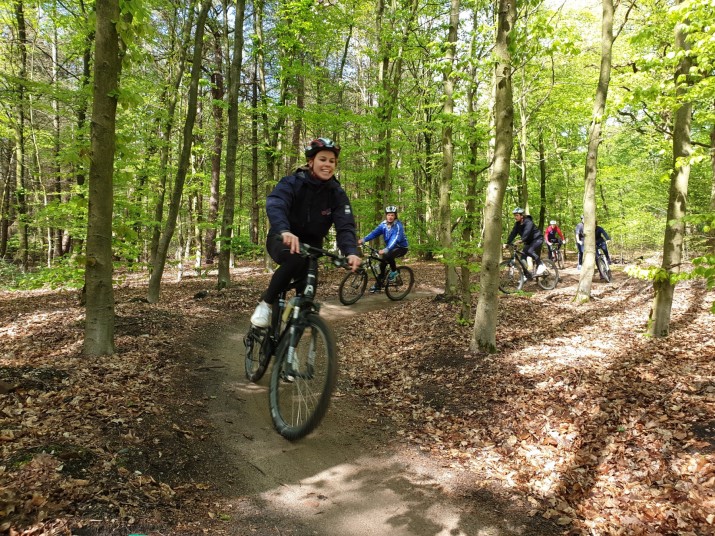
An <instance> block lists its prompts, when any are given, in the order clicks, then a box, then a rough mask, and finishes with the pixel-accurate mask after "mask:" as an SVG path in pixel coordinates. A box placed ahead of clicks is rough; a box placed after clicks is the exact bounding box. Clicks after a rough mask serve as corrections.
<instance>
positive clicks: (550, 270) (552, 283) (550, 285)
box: [536, 259, 559, 290]
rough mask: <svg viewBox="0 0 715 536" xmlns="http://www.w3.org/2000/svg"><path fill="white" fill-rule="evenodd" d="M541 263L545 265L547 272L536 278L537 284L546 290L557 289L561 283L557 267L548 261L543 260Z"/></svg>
mask: <svg viewBox="0 0 715 536" xmlns="http://www.w3.org/2000/svg"><path fill="white" fill-rule="evenodd" d="M541 262H542V263H544V267H545V268H546V272H545V273H544V274H542V275H538V276H536V282H537V283H538V284H539V286H540V287H541V288H543V289H544V290H552V289H554V288H556V285H558V283H559V270H558V268H556V265H555V264H554V263H553V262H551V261H550V260H548V259H541Z"/></svg>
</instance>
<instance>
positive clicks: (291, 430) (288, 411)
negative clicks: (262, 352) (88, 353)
mask: <svg viewBox="0 0 715 536" xmlns="http://www.w3.org/2000/svg"><path fill="white" fill-rule="evenodd" d="M305 324H306V325H305V327H304V328H303V332H302V333H301V335H300V339H299V340H298V345H297V346H296V348H295V353H294V357H295V362H294V365H293V367H292V371H291V372H292V373H293V375H294V380H293V381H286V380H285V379H284V378H285V370H286V367H287V365H286V360H287V357H288V346H289V345H288V344H282V345H281V347H280V348H279V349H278V353H277V355H276V360H275V364H274V365H273V373H272V374H271V382H270V387H269V393H268V400H269V406H270V412H271V418H272V419H273V425H274V427H275V429H276V431H277V432H278V433H279V434H280V435H282V436H283V437H285V438H286V439H288V440H291V441H293V440H296V439H300V438H302V437H305V436H306V435H308V434H309V433H310V432H312V431H313V430H314V429H315V427H316V426H318V425H319V424H320V422H321V421H322V420H323V417H325V413H326V412H327V411H328V406H329V405H330V397H331V395H332V393H333V390H334V389H335V384H336V382H337V378H338V358H337V350H336V347H335V337H334V336H333V333H332V330H331V329H330V328H329V327H328V325H327V324H326V323H325V321H324V320H323V319H322V318H320V317H319V316H318V315H316V314H310V315H308V317H307V318H306V320H305ZM311 352H312V359H313V363H312V365H311V364H310V363H309V354H310V353H311Z"/></svg>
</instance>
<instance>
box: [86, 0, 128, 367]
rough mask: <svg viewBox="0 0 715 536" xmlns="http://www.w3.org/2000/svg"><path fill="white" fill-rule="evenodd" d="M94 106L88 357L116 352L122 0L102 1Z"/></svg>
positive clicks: (88, 265)
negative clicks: (115, 248) (115, 178)
mask: <svg viewBox="0 0 715 536" xmlns="http://www.w3.org/2000/svg"><path fill="white" fill-rule="evenodd" d="M96 11H97V13H96V17H97V32H96V45H95V53H94V58H95V61H94V66H95V71H94V98H93V104H92V131H91V140H92V150H91V160H90V165H89V214H88V224H87V261H86V264H85V289H86V293H85V295H86V323H85V331H84V353H85V354H86V355H89V356H96V355H103V354H113V353H114V289H113V287H112V213H113V203H114V186H113V173H114V152H115V148H116V135H115V126H116V113H117V95H118V93H119V76H120V74H121V68H122V54H121V48H120V38H119V35H118V33H117V28H116V24H117V23H118V22H119V20H120V10H119V0H103V1H101V2H97V9H96Z"/></svg>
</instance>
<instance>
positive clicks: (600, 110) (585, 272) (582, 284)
mask: <svg viewBox="0 0 715 536" xmlns="http://www.w3.org/2000/svg"><path fill="white" fill-rule="evenodd" d="M613 11H614V10H613V0H603V18H602V21H601V70H600V75H599V78H598V88H597V89H596V99H595V101H594V104H593V119H592V120H591V126H590V128H589V131H588V154H587V155H586V171H585V176H584V193H583V215H584V252H583V265H582V266H581V277H580V278H579V282H578V289H577V290H576V298H575V300H576V301H577V302H579V303H582V302H587V301H589V300H590V299H591V285H592V282H593V271H594V268H595V266H596V235H595V233H596V175H597V172H598V146H599V145H600V143H601V130H602V129H603V123H604V122H605V120H606V115H605V112H606V99H607V97H608V85H609V84H610V81H611V52H612V48H613Z"/></svg>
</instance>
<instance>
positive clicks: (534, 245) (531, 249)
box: [521, 238, 544, 267]
mask: <svg viewBox="0 0 715 536" xmlns="http://www.w3.org/2000/svg"><path fill="white" fill-rule="evenodd" d="M543 245H544V239H543V238H537V239H536V240H534V241H533V242H529V243H526V242H524V250H523V251H522V252H521V258H522V259H524V260H526V258H527V257H531V258H532V259H534V267H537V266H538V265H539V264H541V258H540V257H539V254H540V253H541V246H543Z"/></svg>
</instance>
